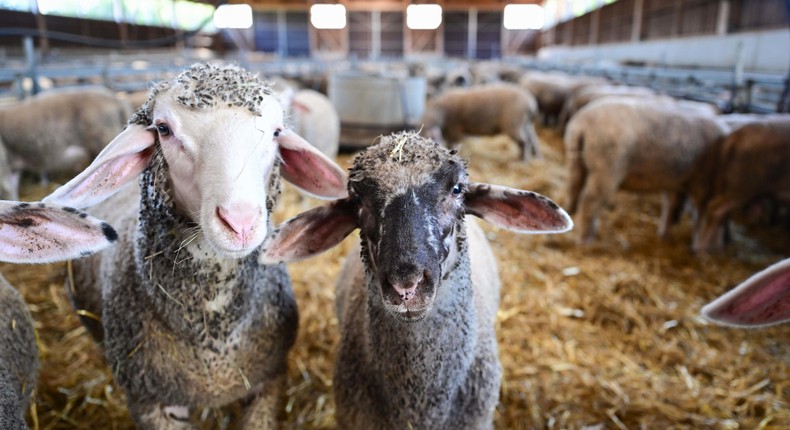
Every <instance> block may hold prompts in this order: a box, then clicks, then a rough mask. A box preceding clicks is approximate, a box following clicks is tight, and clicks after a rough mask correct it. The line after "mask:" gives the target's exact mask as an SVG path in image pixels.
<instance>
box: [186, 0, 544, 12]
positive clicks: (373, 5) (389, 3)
mask: <svg viewBox="0 0 790 430" xmlns="http://www.w3.org/2000/svg"><path fill="white" fill-rule="evenodd" d="M201 1H203V2H204V3H212V4H214V3H216V2H213V1H210V0H201ZM228 3H231V4H248V5H250V6H252V7H253V9H273V8H288V9H307V8H309V7H310V6H312V5H313V4H316V3H339V4H342V5H345V6H346V8H347V9H349V10H381V11H388V10H389V11H391V10H406V7H407V6H409V5H410V4H421V3H432V4H439V5H441V6H442V7H443V8H444V9H447V10H457V9H469V8H477V9H481V10H491V9H498V10H501V9H502V8H504V7H505V5H507V4H512V3H518V4H541V3H542V1H541V0H417V1H407V0H326V1H314V0H230V1H229V2H228Z"/></svg>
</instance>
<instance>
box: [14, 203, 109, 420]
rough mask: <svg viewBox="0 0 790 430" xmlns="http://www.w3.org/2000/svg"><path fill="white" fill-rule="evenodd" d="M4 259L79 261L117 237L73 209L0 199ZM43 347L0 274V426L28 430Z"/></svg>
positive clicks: (21, 302) (17, 297)
mask: <svg viewBox="0 0 790 430" xmlns="http://www.w3.org/2000/svg"><path fill="white" fill-rule="evenodd" d="M0 226H1V227H2V228H0V231H2V234H0V261H6V262H12V263H50V262H54V261H61V260H68V259H72V258H80V257H83V256H86V255H88V254H91V253H93V252H96V251H99V250H101V249H103V248H105V247H107V246H109V245H110V244H111V243H113V242H114V241H115V240H116V239H117V234H116V232H115V230H114V229H113V228H112V227H111V226H109V225H108V224H107V223H105V222H103V221H100V220H97V219H95V218H93V217H90V216H88V215H87V214H85V213H84V212H80V211H78V210H76V209H72V208H69V207H65V208H60V207H57V208H56V207H49V206H47V205H44V204H40V203H19V202H13V201H0ZM39 366H40V365H39V359H38V347H37V345H36V336H35V329H34V328H33V320H32V319H31V317H30V312H28V310H27V306H26V304H25V302H24V300H23V299H22V296H21V295H20V294H19V293H18V292H17V291H16V290H15V289H14V288H13V287H12V286H11V285H9V284H8V282H7V281H6V280H5V278H3V277H2V276H0V428H2V429H3V430H26V429H27V424H25V418H24V415H25V410H26V409H27V405H28V402H29V401H30V399H31V396H32V395H33V391H34V390H35V388H36V385H37V384H38V371H39Z"/></svg>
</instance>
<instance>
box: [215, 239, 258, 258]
mask: <svg viewBox="0 0 790 430" xmlns="http://www.w3.org/2000/svg"><path fill="white" fill-rule="evenodd" d="M207 242H208V243H209V244H210V245H211V248H212V249H213V250H214V252H216V253H217V254H218V255H220V256H222V257H225V258H229V259H239V258H244V257H247V256H248V255H250V254H251V253H252V252H253V251H255V249H257V248H258V247H260V246H261V244H262V243H263V242H261V243H257V242H249V243H245V244H239V243H232V242H230V243H219V242H217V241H215V240H207Z"/></svg>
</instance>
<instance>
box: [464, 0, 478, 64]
mask: <svg viewBox="0 0 790 430" xmlns="http://www.w3.org/2000/svg"><path fill="white" fill-rule="evenodd" d="M466 29H467V34H466V57H467V58H469V59H474V58H476V57H477V8H475V7H471V8H469V24H468V25H467V26H466Z"/></svg>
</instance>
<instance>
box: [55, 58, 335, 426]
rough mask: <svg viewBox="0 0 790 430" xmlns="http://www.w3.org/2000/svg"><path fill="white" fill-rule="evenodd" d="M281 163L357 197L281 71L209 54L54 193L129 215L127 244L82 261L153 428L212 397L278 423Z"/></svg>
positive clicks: (87, 292) (164, 85)
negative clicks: (309, 131)
mask: <svg viewBox="0 0 790 430" xmlns="http://www.w3.org/2000/svg"><path fill="white" fill-rule="evenodd" d="M281 174H282V176H283V177H284V178H285V179H287V180H289V181H291V182H292V183H294V184H295V185H296V186H297V187H300V188H302V189H303V190H305V191H307V192H309V193H312V194H314V195H316V196H318V197H341V196H345V195H346V189H345V188H346V187H345V182H346V177H345V173H344V172H343V171H342V170H341V169H340V168H339V167H338V166H337V165H336V164H334V162H332V161H331V160H329V159H328V158H327V157H326V156H324V155H323V154H321V153H320V152H319V151H318V150H316V149H315V148H313V147H312V146H311V145H310V144H309V143H307V142H305V141H304V140H303V139H302V138H301V137H299V136H298V135H296V134H295V133H293V132H292V131H290V130H288V129H286V128H285V127H284V126H283V107H282V105H281V104H280V102H279V100H278V98H277V96H276V95H275V94H274V93H273V91H272V90H271V88H270V87H269V86H268V85H267V84H266V83H264V82H261V81H260V80H259V79H258V78H257V76H255V75H253V74H251V73H249V72H247V71H245V70H243V69H241V68H238V67H236V66H212V65H206V64H195V65H193V66H191V67H189V68H187V69H185V70H184V71H183V72H182V73H181V74H179V75H178V76H177V77H176V78H175V79H174V80H172V81H166V82H161V83H159V84H157V85H156V86H154V87H153V88H152V89H151V94H150V97H149V99H148V101H147V102H146V104H144V105H143V106H142V107H141V108H140V109H139V110H138V111H137V112H135V113H134V114H133V115H132V117H131V118H130V120H129V125H128V126H127V128H126V129H125V130H124V131H123V132H122V133H120V134H119V135H118V136H117V137H116V138H115V139H114V140H113V141H112V142H110V144H109V145H108V146H107V147H106V148H105V150H104V151H103V152H102V153H101V154H99V156H98V157H97V158H96V160H95V161H94V162H93V163H92V164H91V165H90V166H89V167H88V168H87V169H86V170H85V171H84V172H82V173H81V174H79V175H78V176H76V177H75V178H74V179H73V180H72V181H70V182H68V183H67V184H65V185H63V186H62V187H61V188H59V189H57V190H55V191H54V192H53V193H52V194H51V195H49V196H48V197H46V198H45V201H51V202H58V203H59V204H68V205H70V206H74V207H87V206H91V205H94V204H98V203H101V204H99V205H97V206H96V207H95V209H94V210H95V212H94V213H95V214H101V215H102V216H103V217H104V218H105V219H107V220H108V222H110V223H112V224H113V225H116V226H118V227H119V232H120V239H119V244H118V246H117V247H114V248H112V249H110V250H108V251H106V252H103V253H101V254H98V255H96V256H95V257H94V258H91V259H89V260H87V261H85V262H84V263H83V264H80V265H78V267H76V268H75V270H76V273H75V279H76V282H75V291H74V293H73V302H74V304H75V306H77V307H78V308H79V309H85V310H88V311H89V312H91V313H93V314H96V315H100V316H101V326H100V327H96V326H91V325H90V324H86V326H87V327H88V328H89V329H90V330H91V332H92V334H93V335H94V336H96V337H97V338H98V339H103V344H104V347H105V355H106V358H107V361H108V363H109V364H110V366H111V367H112V368H113V369H114V376H115V379H116V381H117V382H118V384H119V385H120V386H121V387H122V388H123V389H124V390H125V392H126V395H127V398H128V404H129V409H130V412H131V415H132V417H133V419H134V420H135V422H136V424H137V426H138V428H140V429H175V428H184V427H190V426H191V423H190V413H191V412H195V411H196V410H199V409H198V408H199V407H220V406H223V405H226V404H229V403H231V402H234V401H237V400H242V399H243V400H244V402H243V403H244V406H243V407H244V417H243V418H242V421H243V422H242V426H243V427H242V428H245V429H261V428H276V427H277V422H276V418H277V415H278V411H279V409H280V400H281V395H282V393H283V388H284V384H285V378H286V357H287V353H288V351H289V350H290V348H291V346H292V345H293V343H294V340H295V337H296V331H297V325H298V318H297V309H296V303H295V300H294V296H293V291H292V289H291V283H290V278H289V276H288V273H287V272H286V269H285V266H283V265H259V264H258V262H257V257H258V254H259V249H258V248H259V247H260V245H261V244H262V242H263V240H264V238H265V237H266V236H267V235H268V234H269V232H270V229H271V225H272V224H271V223H272V221H271V212H272V208H273V207H274V205H275V202H276V200H277V197H278V194H279V193H280V179H279V178H280V175H281ZM138 175H140V180H139V187H127V186H125V185H126V184H128V183H129V182H131V181H133V180H134V179H136V178H137V177H138ZM116 192H117V194H115V195H113V194H114V193H116Z"/></svg>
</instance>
